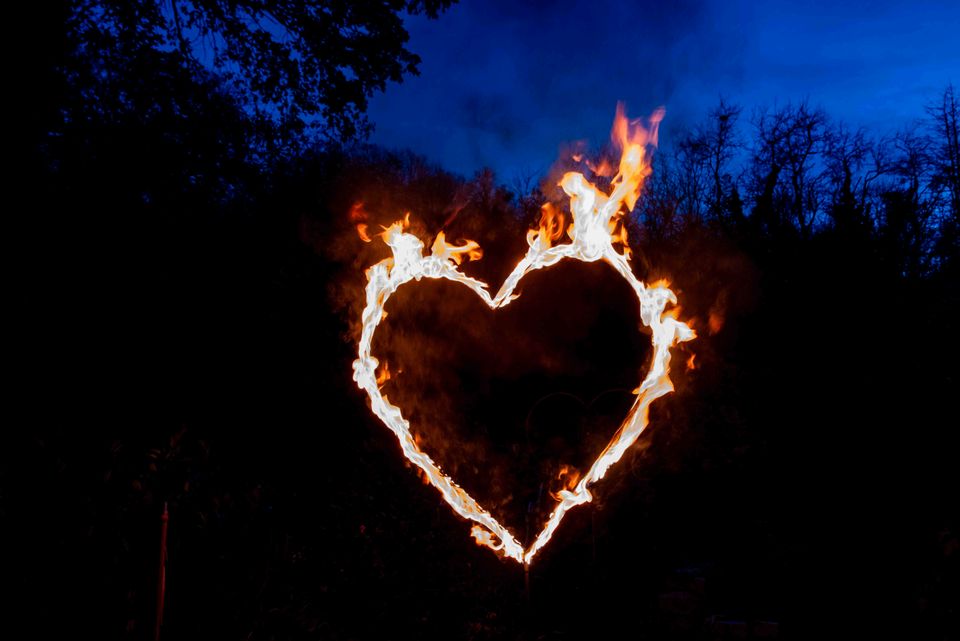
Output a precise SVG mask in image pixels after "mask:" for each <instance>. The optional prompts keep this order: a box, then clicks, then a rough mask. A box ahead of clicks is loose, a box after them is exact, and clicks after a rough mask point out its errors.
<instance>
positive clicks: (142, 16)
mask: <svg viewBox="0 0 960 641" xmlns="http://www.w3.org/2000/svg"><path fill="white" fill-rule="evenodd" d="M452 1H453V0H387V1H385V2H367V1H362V2H316V1H311V0H281V1H278V2H269V3H268V2H263V1H262V0H240V1H234V0H230V1H228V0H132V1H131V0H76V1H75V2H73V3H72V5H73V6H72V7H70V10H69V20H68V22H67V30H68V34H67V35H68V42H69V53H70V54H71V55H72V62H73V73H74V75H77V74H80V73H82V72H83V71H86V72H87V73H89V74H91V75H92V76H94V77H97V76H100V77H108V76H111V75H115V74H123V76H124V77H126V78H130V77H131V76H130V75H129V72H130V71H131V67H132V66H136V67H139V71H140V72H141V75H140V76H139V77H140V79H141V80H144V81H147V82H156V81H160V82H159V84H160V85H162V84H163V81H164V80H166V79H167V78H168V77H170V76H173V75H176V74H177V73H178V72H179V73H182V72H187V73H188V74H189V75H190V76H192V77H195V78H197V79H198V80H199V81H201V82H215V83H217V84H218V85H220V86H221V87H222V89H223V91H224V92H226V93H228V94H230V95H231V96H232V97H234V99H235V100H236V101H237V103H238V106H239V108H240V109H241V111H242V113H243V114H244V115H245V116H246V118H247V119H249V120H250V122H251V123H253V124H254V125H255V129H254V130H253V131H255V132H256V133H258V134H259V138H260V141H261V142H263V141H264V140H267V139H269V142H275V143H276V142H279V143H280V144H290V143H292V142H302V141H304V140H305V141H315V140H317V139H321V140H322V139H326V140H349V139H353V138H356V137H362V136H363V135H365V134H366V133H367V132H368V131H369V129H370V123H369V121H368V120H367V118H366V116H365V112H366V109H367V100H368V98H369V97H370V96H371V95H373V93H374V92H375V91H378V90H381V91H382V90H383V89H385V87H386V83H387V81H394V82H400V81H401V80H402V78H403V75H404V74H408V73H412V74H416V73H418V65H419V63H420V58H419V57H418V56H417V55H416V54H415V53H413V52H411V51H409V50H408V49H407V47H406V45H407V41H408V40H409V34H408V33H407V31H406V29H405V28H404V24H403V14H404V13H406V14H410V15H415V14H426V15H427V16H429V17H436V16H437V15H438V14H439V12H441V11H442V10H443V9H445V8H447V7H449V6H450V4H452ZM146 61H162V62H163V65H149V64H148V63H147V62H146ZM147 66H150V67H151V69H150V70H151V72H152V74H148V75H147V76H146V77H144V76H143V75H142V72H143V71H144V67H147ZM161 66H163V67H165V68H159V67H161ZM87 84H89V83H87ZM157 93H158V95H157V96H155V98H156V101H157V104H158V105H159V104H162V103H163V102H165V101H166V100H165V98H168V97H169V96H171V94H169V93H161V92H160V91H158V92H157ZM101 96H113V97H114V98H118V99H119V100H120V101H122V100H123V98H124V92H123V91H119V92H111V93H104V94H101ZM168 99H169V98H168Z"/></svg>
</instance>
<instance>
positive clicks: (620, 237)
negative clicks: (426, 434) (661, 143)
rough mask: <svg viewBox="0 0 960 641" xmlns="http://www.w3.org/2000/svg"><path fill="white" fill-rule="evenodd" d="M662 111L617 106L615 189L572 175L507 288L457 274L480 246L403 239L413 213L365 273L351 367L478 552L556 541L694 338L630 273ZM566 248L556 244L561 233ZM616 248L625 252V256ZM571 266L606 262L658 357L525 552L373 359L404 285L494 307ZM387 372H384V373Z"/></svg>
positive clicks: (517, 556) (668, 295) (506, 551)
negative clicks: (677, 352)
mask: <svg viewBox="0 0 960 641" xmlns="http://www.w3.org/2000/svg"><path fill="white" fill-rule="evenodd" d="M662 118H663V110H662V109H661V110H659V111H658V112H656V113H655V114H654V115H653V117H652V118H651V119H650V124H649V126H648V127H644V126H643V125H642V124H641V123H640V122H639V121H629V120H627V118H626V115H625V114H624V111H623V107H622V105H618V108H617V114H616V118H615V120H614V126H613V131H612V138H613V141H614V144H616V145H617V146H618V148H619V149H621V157H620V164H619V170H618V172H617V174H616V175H615V176H614V177H613V178H612V179H611V181H610V186H609V193H608V191H605V190H602V189H600V188H598V187H597V186H596V185H594V184H593V183H591V182H589V181H588V180H587V179H586V178H585V177H584V176H583V174H581V173H578V172H568V173H567V174H565V175H564V176H563V178H562V179H561V181H560V187H561V188H562V189H563V191H564V192H565V193H566V194H567V195H568V196H569V198H570V213H571V217H572V221H571V224H570V225H569V227H567V228H566V229H564V228H563V227H564V224H565V217H564V216H563V214H562V212H560V210H559V209H558V208H556V207H555V206H554V205H552V204H550V205H545V206H544V208H543V215H542V216H541V219H540V225H539V229H538V230H533V231H531V232H530V233H529V234H528V236H527V241H528V244H529V249H528V250H527V253H526V255H525V256H523V258H521V259H520V261H519V262H518V263H517V265H516V266H515V267H514V269H513V271H512V272H511V273H510V275H509V276H507V278H506V280H505V281H504V283H503V285H502V286H501V287H500V290H499V291H498V292H497V293H496V294H495V295H493V296H491V295H490V292H489V291H488V289H487V287H488V286H487V283H484V282H482V281H479V280H477V279H475V278H471V277H470V276H467V275H466V274H464V273H463V272H461V271H460V264H461V262H462V260H463V258H464V257H466V258H467V259H469V260H475V259H477V258H479V257H480V256H481V253H480V247H479V245H477V243H475V242H473V241H466V243H465V244H463V245H460V246H451V245H448V244H447V243H446V240H445V237H444V235H443V232H441V233H440V234H438V235H437V238H436V239H435V241H434V243H433V246H432V248H431V253H430V255H429V256H425V255H424V253H423V250H424V243H423V241H422V240H420V239H419V238H417V237H416V236H414V235H413V234H408V233H406V231H405V230H406V228H407V226H408V225H409V214H407V217H406V218H405V220H403V221H398V222H396V223H394V224H393V225H391V226H390V227H387V228H386V229H385V230H384V231H383V233H382V234H380V236H381V238H382V239H383V241H384V242H385V243H386V244H387V245H388V246H389V247H390V250H391V252H392V257H390V258H386V259H384V260H382V261H380V262H379V263H377V264H376V265H373V266H372V267H370V268H369V269H368V270H367V272H366V273H367V287H366V307H365V308H364V310H363V314H362V316H361V321H362V332H361V336H360V343H359V347H358V353H357V360H356V361H354V363H353V380H354V381H356V383H357V385H358V386H359V387H360V388H361V389H363V390H365V391H366V392H367V394H368V396H369V397H370V405H371V409H372V410H373V412H374V413H375V414H376V415H377V416H378V417H379V418H380V420H381V421H383V423H384V425H386V426H387V428H388V429H390V431H392V432H393V433H394V435H395V436H396V437H397V440H398V441H399V443H400V448H401V450H402V451H403V454H404V456H405V457H406V458H407V459H408V460H409V461H410V463H411V464H413V465H414V466H416V467H417V468H418V469H419V470H421V471H422V473H423V474H424V477H425V478H426V479H427V481H428V482H429V483H430V484H431V485H433V486H434V487H435V488H437V490H438V491H439V492H440V493H441V495H442V496H443V498H444V500H445V501H446V502H447V503H448V504H449V505H450V507H451V508H453V510H454V511H455V512H456V513H457V514H459V515H460V516H462V517H463V518H465V519H468V520H470V521H473V522H474V523H475V525H474V526H473V528H472V530H471V534H472V535H473V537H474V539H475V540H476V542H477V544H478V545H483V546H486V547H488V548H490V549H492V550H494V551H497V552H499V553H500V554H502V555H504V556H505V557H507V558H511V559H513V560H515V561H517V562H518V563H522V564H529V563H531V561H532V560H533V558H534V556H535V555H536V554H537V552H538V551H539V550H540V549H542V548H543V546H545V545H546V544H547V543H548V542H549V541H550V538H551V537H552V536H553V533H554V531H555V530H556V529H557V526H559V525H560V522H561V521H562V520H563V517H564V515H565V514H566V513H567V512H568V511H569V510H570V509H572V508H574V507H576V506H578V505H583V504H584V503H588V502H590V500H591V499H592V495H591V493H590V488H591V487H592V486H593V485H594V484H596V483H597V482H598V481H600V479H602V478H603V477H604V475H605V474H606V473H607V471H608V470H609V469H610V468H611V467H612V466H613V465H614V464H615V463H616V462H617V461H619V460H620V459H621V458H622V457H623V455H624V453H625V452H626V451H627V450H628V449H629V448H630V447H631V446H632V445H633V444H634V443H635V442H636V441H637V439H638V438H639V436H640V433H641V432H642V431H643V430H644V428H646V426H647V423H648V418H649V408H650V404H651V403H652V402H653V401H654V400H656V399H657V398H659V397H661V396H663V395H664V394H667V393H669V392H670V391H672V390H673V384H672V383H671V381H670V377H669V371H670V368H669V365H670V356H671V354H670V348H671V347H673V346H674V345H676V344H677V343H680V342H682V341H688V340H691V339H693V338H694V337H695V335H696V334H695V332H694V331H693V329H691V327H690V326H689V325H687V324H686V323H684V322H682V321H680V320H678V319H677V312H676V310H675V309H671V310H667V305H676V304H677V298H676V296H675V295H674V294H673V292H672V291H670V289H669V287H668V285H667V284H666V283H665V282H657V283H654V284H652V285H646V284H644V283H643V282H642V281H640V280H639V279H638V278H637V277H636V276H635V275H634V274H633V270H632V269H631V267H630V263H629V259H630V253H629V248H628V246H627V237H626V229H625V227H624V226H623V221H622V218H623V215H624V214H625V213H628V212H629V211H631V210H632V209H633V207H634V205H635V204H636V201H637V198H638V197H639V195H640V190H641V188H642V185H643V181H644V179H645V178H646V177H647V176H648V175H649V173H650V162H649V153H648V152H649V148H650V147H651V146H653V145H656V143H657V127H658V125H659V123H660V120H661V119H662ZM564 232H566V236H567V237H568V238H569V242H566V243H560V244H555V242H556V241H558V240H560V238H561V236H562V235H563V233H564ZM614 245H620V246H621V247H622V251H620V252H618V251H617V250H616V249H615V248H614ZM564 259H572V260H579V261H582V262H596V261H604V262H606V263H607V264H609V265H610V266H611V267H612V268H613V269H615V270H616V271H617V273H618V274H620V276H622V277H623V278H624V279H625V280H626V281H627V282H628V283H629V284H630V285H631V287H632V288H633V291H634V293H635V294H636V296H637V301H638V304H639V306H640V318H641V321H642V322H643V324H644V325H645V326H647V327H648V328H650V330H651V334H652V336H651V341H652V344H653V355H652V359H651V363H650V368H649V370H648V371H647V373H646V375H645V376H644V378H643V380H642V381H641V383H640V385H639V387H638V388H637V389H636V391H635V394H636V399H635V400H634V403H633V406H632V407H631V408H630V410H629V412H628V413H627V416H626V418H625V419H624V420H623V422H622V423H621V425H620V427H619V429H618V430H617V431H616V433H615V434H614V435H613V438H612V439H611V440H610V442H609V443H608V444H607V446H606V447H605V448H604V450H603V451H602V452H601V453H600V455H599V456H598V457H597V458H596V460H594V462H593V464H592V465H591V466H590V468H589V469H588V470H587V471H586V472H585V473H583V474H582V475H581V474H577V475H573V474H572V473H571V472H570V471H569V470H567V471H562V472H561V478H563V479H564V480H565V481H567V482H565V483H564V486H565V489H562V490H560V492H559V494H558V495H557V497H556V498H557V505H556V507H555V508H554V510H553V512H552V513H551V514H550V517H549V518H548V519H547V522H546V524H545V525H544V527H543V529H542V530H541V531H540V533H539V534H538V535H537V537H536V538H535V539H534V540H533V542H532V543H530V545H529V546H527V547H524V546H523V544H521V543H520V542H519V541H518V540H517V539H516V537H514V535H513V534H512V533H510V531H509V530H507V528H505V527H504V526H503V525H501V524H500V523H499V522H498V521H497V519H495V518H494V517H493V516H492V515H491V514H490V513H489V512H487V511H486V510H485V509H483V508H482V507H481V506H480V505H479V504H478V503H477V502H476V501H475V500H474V499H473V497H471V496H470V495H469V494H468V493H467V492H466V491H464V490H463V489H462V488H461V487H460V486H459V485H457V484H456V483H455V482H454V481H453V480H452V479H451V478H450V477H448V476H447V475H445V474H444V473H443V471H442V470H441V469H440V468H439V467H438V466H437V464H436V463H435V462H434V461H433V459H431V458H430V457H429V456H428V455H427V454H426V453H425V452H423V450H421V449H420V446H419V443H418V442H417V440H416V439H415V438H414V436H413V434H412V432H411V428H410V422H409V421H408V420H406V419H405V418H404V417H403V414H402V412H401V410H400V408H399V407H397V406H395V405H393V404H391V403H390V401H389V400H388V399H387V397H386V396H384V395H383V394H382V392H381V389H380V385H381V381H378V378H379V377H378V375H377V370H378V368H379V366H380V363H379V361H378V360H377V359H376V358H375V357H374V356H373V354H372V353H371V349H372V344H373V336H374V333H375V332H376V330H377V326H378V325H379V324H380V322H381V321H382V320H383V319H384V318H385V311H384V307H385V306H386V303H387V300H388V299H389V298H390V296H391V295H392V294H393V293H394V292H396V291H397V289H399V288H400V287H401V286H403V285H405V284H407V283H410V282H415V281H419V280H420V279H422V278H434V279H446V280H450V281H453V282H455V283H459V284H461V285H463V286H465V287H468V288H469V289H471V290H472V291H473V292H474V293H475V294H477V295H478V296H479V297H480V298H481V299H482V300H483V301H484V302H485V303H486V304H487V305H488V306H489V307H490V308H491V309H499V308H501V307H504V306H506V305H508V304H509V303H510V301H512V300H513V299H515V298H516V297H517V296H518V294H515V293H514V291H515V289H516V288H517V285H518V284H519V282H520V280H521V279H522V278H523V277H524V276H525V275H526V274H528V273H530V272H532V271H536V270H538V269H545V268H547V267H550V266H552V265H556V264H557V263H558V262H560V261H562V260H564ZM384 371H387V370H386V367H384Z"/></svg>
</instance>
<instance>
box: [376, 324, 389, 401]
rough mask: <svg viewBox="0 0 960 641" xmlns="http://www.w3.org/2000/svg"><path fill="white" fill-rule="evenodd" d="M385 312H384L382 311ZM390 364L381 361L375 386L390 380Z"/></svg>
mask: <svg viewBox="0 0 960 641" xmlns="http://www.w3.org/2000/svg"><path fill="white" fill-rule="evenodd" d="M384 314H386V312H384ZM390 378H391V377H390V364H389V363H387V362H386V361H384V362H383V368H382V369H381V370H380V373H379V374H377V387H383V384H384V383H386V382H387V381H389V380H390Z"/></svg>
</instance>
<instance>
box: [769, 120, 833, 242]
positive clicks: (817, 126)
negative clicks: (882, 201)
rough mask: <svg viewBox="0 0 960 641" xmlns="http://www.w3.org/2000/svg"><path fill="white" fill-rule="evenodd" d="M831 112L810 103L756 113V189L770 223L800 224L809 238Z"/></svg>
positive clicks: (816, 208)
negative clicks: (813, 106) (820, 163)
mask: <svg viewBox="0 0 960 641" xmlns="http://www.w3.org/2000/svg"><path fill="white" fill-rule="evenodd" d="M827 124H828V120H827V115H826V113H825V112H824V111H823V110H822V109H819V108H811V107H810V106H809V105H808V104H807V103H806V102H801V103H800V104H798V105H797V106H793V105H791V104H787V105H786V106H784V107H782V108H780V109H777V110H775V111H767V110H761V111H758V112H756V113H755V114H754V117H753V125H754V128H755V130H756V142H755V147H754V150H753V163H752V164H753V167H752V170H753V171H752V174H753V181H752V183H753V184H752V190H753V195H754V199H755V206H756V208H757V209H756V211H757V213H759V214H760V215H761V216H762V217H764V218H766V220H765V221H764V222H765V223H766V224H767V225H770V224H771V223H772V224H775V225H783V224H792V225H796V227H797V229H798V230H799V231H800V234H801V235H802V236H803V237H805V238H806V237H809V236H810V235H811V232H812V231H813V228H814V225H815V224H816V221H817V216H818V214H819V213H820V206H821V203H822V191H821V190H822V187H823V183H824V181H825V177H826V176H825V172H823V171H822V170H821V169H820V166H819V161H820V160H821V157H822V155H823V154H824V152H825V150H826V143H827Z"/></svg>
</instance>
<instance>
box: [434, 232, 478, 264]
mask: <svg viewBox="0 0 960 641" xmlns="http://www.w3.org/2000/svg"><path fill="white" fill-rule="evenodd" d="M430 251H431V253H432V254H433V256H434V258H439V259H440V260H447V259H450V260H452V261H453V262H454V264H455V265H459V264H460V263H461V262H462V261H463V256H464V255H466V256H467V260H480V259H481V258H483V250H482V249H480V245H478V244H477V243H476V242H474V241H472V240H468V241H465V244H463V245H460V246H456V245H448V244H447V241H446V236H445V235H444V233H443V232H440V233H438V234H437V238H436V240H434V241H433V247H431V248H430Z"/></svg>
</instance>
